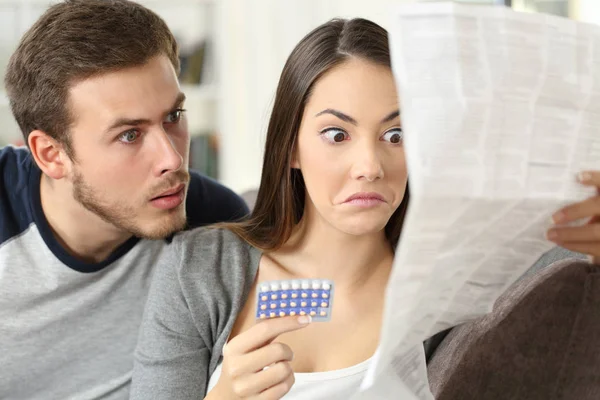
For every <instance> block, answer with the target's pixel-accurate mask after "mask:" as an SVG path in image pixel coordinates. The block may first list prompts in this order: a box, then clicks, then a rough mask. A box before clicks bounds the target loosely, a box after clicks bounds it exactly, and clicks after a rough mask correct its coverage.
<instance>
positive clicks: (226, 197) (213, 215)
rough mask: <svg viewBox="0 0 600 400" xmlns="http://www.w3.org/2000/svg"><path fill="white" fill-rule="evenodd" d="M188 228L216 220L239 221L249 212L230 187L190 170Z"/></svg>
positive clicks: (187, 209) (187, 205)
mask: <svg viewBox="0 0 600 400" xmlns="http://www.w3.org/2000/svg"><path fill="white" fill-rule="evenodd" d="M186 212H187V218H188V229H192V228H196V227H198V226H203V225H208V224H214V223H217V222H231V221H239V220H241V219H243V218H245V217H246V216H247V215H248V213H249V212H250V211H249V209H248V206H247V205H246V202H244V200H243V199H242V198H241V197H240V196H238V195H237V194H235V193H234V192H233V191H232V190H231V189H229V188H227V187H225V186H223V185H222V184H220V183H218V182H217V181H215V180H213V179H210V178H208V177H206V176H204V175H201V174H199V173H197V172H194V171H191V172H190V186H189V188H188V194H187V200H186Z"/></svg>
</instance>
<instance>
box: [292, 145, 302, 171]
mask: <svg viewBox="0 0 600 400" xmlns="http://www.w3.org/2000/svg"><path fill="white" fill-rule="evenodd" d="M290 167H292V168H294V169H300V161H298V148H297V147H296V146H294V150H292V161H291V162H290Z"/></svg>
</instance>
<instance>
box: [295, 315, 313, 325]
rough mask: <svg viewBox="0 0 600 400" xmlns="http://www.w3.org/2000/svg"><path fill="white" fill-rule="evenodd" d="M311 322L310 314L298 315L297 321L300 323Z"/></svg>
mask: <svg viewBox="0 0 600 400" xmlns="http://www.w3.org/2000/svg"><path fill="white" fill-rule="evenodd" d="M311 322H312V317H311V316H310V315H301V316H299V317H298V323H300V325H307V324H310V323H311Z"/></svg>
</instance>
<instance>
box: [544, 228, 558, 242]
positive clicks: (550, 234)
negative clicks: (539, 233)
mask: <svg viewBox="0 0 600 400" xmlns="http://www.w3.org/2000/svg"><path fill="white" fill-rule="evenodd" d="M557 237H558V233H556V231H554V230H552V229H551V230H549V231H548V232H546V239H548V240H554V239H556V238H557Z"/></svg>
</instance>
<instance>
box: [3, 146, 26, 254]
mask: <svg viewBox="0 0 600 400" xmlns="http://www.w3.org/2000/svg"><path fill="white" fill-rule="evenodd" d="M31 168H33V160H32V159H31V155H30V153H29V150H27V149H26V148H23V147H12V146H6V147H3V148H0V245H2V243H4V242H6V241H7V240H9V239H10V238H12V237H15V236H17V235H19V234H20V233H22V232H23V231H24V230H25V229H27V227H28V226H29V225H30V224H31V223H32V222H33V215H32V213H31V210H30V208H29V200H30V190H29V187H28V186H29V177H30V172H31Z"/></svg>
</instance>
